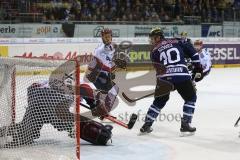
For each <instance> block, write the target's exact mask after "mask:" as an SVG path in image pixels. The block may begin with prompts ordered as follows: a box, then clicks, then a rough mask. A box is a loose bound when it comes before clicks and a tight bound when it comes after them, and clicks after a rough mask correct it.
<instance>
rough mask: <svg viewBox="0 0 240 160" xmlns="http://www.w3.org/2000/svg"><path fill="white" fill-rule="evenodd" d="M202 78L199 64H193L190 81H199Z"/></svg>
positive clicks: (201, 69)
mask: <svg viewBox="0 0 240 160" xmlns="http://www.w3.org/2000/svg"><path fill="white" fill-rule="evenodd" d="M202 76H203V68H202V65H201V64H195V65H194V68H193V71H192V80H194V81H196V82H198V81H197V79H200V78H201V77H202Z"/></svg>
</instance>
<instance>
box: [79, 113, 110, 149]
mask: <svg viewBox="0 0 240 160" xmlns="http://www.w3.org/2000/svg"><path fill="white" fill-rule="evenodd" d="M80 126H81V129H80V130H81V134H80V136H81V138H82V139H83V140H85V141H87V142H90V143H92V144H95V145H106V144H107V142H108V141H109V140H110V139H111V137H112V132H111V130H112V128H110V127H107V126H104V125H103V124H101V123H99V122H96V121H93V120H91V119H89V118H86V117H83V116H81V125H80Z"/></svg>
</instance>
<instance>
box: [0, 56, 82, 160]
mask: <svg viewBox="0 0 240 160" xmlns="http://www.w3.org/2000/svg"><path fill="white" fill-rule="evenodd" d="M0 62H1V63H0V159H4V158H5V159H9V158H10V159H11V158H12V159H14V158H19V157H23V158H25V159H34V160H35V159H38V157H39V159H42V158H43V157H42V156H44V159H68V158H69V159H76V146H78V144H76V142H77V141H76V136H75V132H74V131H75V129H76V124H77V123H75V122H76V117H75V115H76V114H74V113H76V101H77V99H76V97H77V96H76V94H75V93H76V75H77V70H76V62H75V61H59V60H58V61H56V60H40V59H23V58H20V59H19V58H0ZM77 138H80V137H77ZM23 148H24V149H23ZM13 150H14V151H13ZM33 157H34V158H33ZM61 157H62V158H61Z"/></svg>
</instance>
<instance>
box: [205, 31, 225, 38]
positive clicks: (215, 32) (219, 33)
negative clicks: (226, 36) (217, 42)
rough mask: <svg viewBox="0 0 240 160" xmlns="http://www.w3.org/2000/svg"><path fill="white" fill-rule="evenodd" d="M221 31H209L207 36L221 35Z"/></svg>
mask: <svg viewBox="0 0 240 160" xmlns="http://www.w3.org/2000/svg"><path fill="white" fill-rule="evenodd" d="M221 36H222V35H221V32H220V31H213V32H209V34H208V37H221Z"/></svg>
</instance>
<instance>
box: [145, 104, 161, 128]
mask: <svg viewBox="0 0 240 160" xmlns="http://www.w3.org/2000/svg"><path fill="white" fill-rule="evenodd" d="M159 113H160V109H159V107H157V106H155V105H154V104H152V105H151V106H150V107H149V109H148V112H147V115H146V118H145V123H150V124H151V125H152V123H153V122H154V121H155V119H156V118H157V116H158V115H159Z"/></svg>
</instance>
